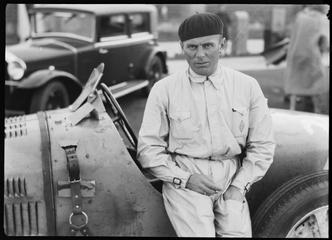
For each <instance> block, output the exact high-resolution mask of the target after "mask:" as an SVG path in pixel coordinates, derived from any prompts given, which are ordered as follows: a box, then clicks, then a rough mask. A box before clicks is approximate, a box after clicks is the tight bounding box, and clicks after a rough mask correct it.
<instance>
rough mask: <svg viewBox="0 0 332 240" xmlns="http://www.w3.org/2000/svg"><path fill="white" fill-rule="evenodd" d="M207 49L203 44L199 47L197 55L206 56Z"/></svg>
mask: <svg viewBox="0 0 332 240" xmlns="http://www.w3.org/2000/svg"><path fill="white" fill-rule="evenodd" d="M204 56H205V51H204V49H203V47H202V46H198V47H197V52H196V57H204Z"/></svg>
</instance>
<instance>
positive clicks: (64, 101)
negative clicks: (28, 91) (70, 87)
mask: <svg viewBox="0 0 332 240" xmlns="http://www.w3.org/2000/svg"><path fill="white" fill-rule="evenodd" d="M69 103H70V102H69V94H68V91H67V89H66V87H65V86H64V85H63V83H61V82H59V81H54V82H50V83H48V84H46V85H45V86H43V87H42V88H40V89H38V90H36V91H35V92H34V94H33V96H32V100H31V105H30V113H35V112H38V111H45V110H52V109H59V108H64V107H66V106H68V105H69Z"/></svg>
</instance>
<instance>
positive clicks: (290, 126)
mask: <svg viewBox="0 0 332 240" xmlns="http://www.w3.org/2000/svg"><path fill="white" fill-rule="evenodd" d="M271 115H272V118H273V124H274V127H275V128H276V129H275V131H277V132H281V131H285V132H287V133H288V134H290V133H291V132H293V131H295V130H296V129H301V130H303V133H305V134H309V135H311V134H313V133H314V131H315V130H316V131H318V130H319V131H321V132H323V133H325V134H328V132H329V115H323V114H316V113H309V112H302V111H290V110H285V109H276V108H271Z"/></svg>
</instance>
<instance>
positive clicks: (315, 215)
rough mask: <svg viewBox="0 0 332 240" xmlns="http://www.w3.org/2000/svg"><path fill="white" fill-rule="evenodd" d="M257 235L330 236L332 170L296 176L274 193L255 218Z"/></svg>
mask: <svg viewBox="0 0 332 240" xmlns="http://www.w3.org/2000/svg"><path fill="white" fill-rule="evenodd" d="M253 236H254V237H266V238H271V237H273V238H284V237H291V238H294V237H295V238H302V237H303V238H308V237H311V238H318V237H324V238H325V237H326V238H327V237H328V171H320V172H315V173H312V174H308V175H305V176H299V177H296V178H294V179H292V180H290V181H288V182H286V183H285V184H284V185H282V186H281V187H280V188H278V189H277V190H276V191H275V192H274V193H272V194H271V196H269V197H268V198H267V199H266V200H265V201H264V202H263V204H262V205H261V206H260V207H259V209H258V210H257V212H256V214H255V216H254V217H253Z"/></svg>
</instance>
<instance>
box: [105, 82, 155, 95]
mask: <svg viewBox="0 0 332 240" xmlns="http://www.w3.org/2000/svg"><path fill="white" fill-rule="evenodd" d="M148 85H149V81H148V80H132V81H128V82H122V83H119V84H116V85H113V86H111V87H109V89H110V90H111V92H112V93H113V96H114V97H115V98H120V97H122V96H125V95H128V94H129V93H132V92H135V91H138V90H140V89H142V88H145V87H146V86H148Z"/></svg>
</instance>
